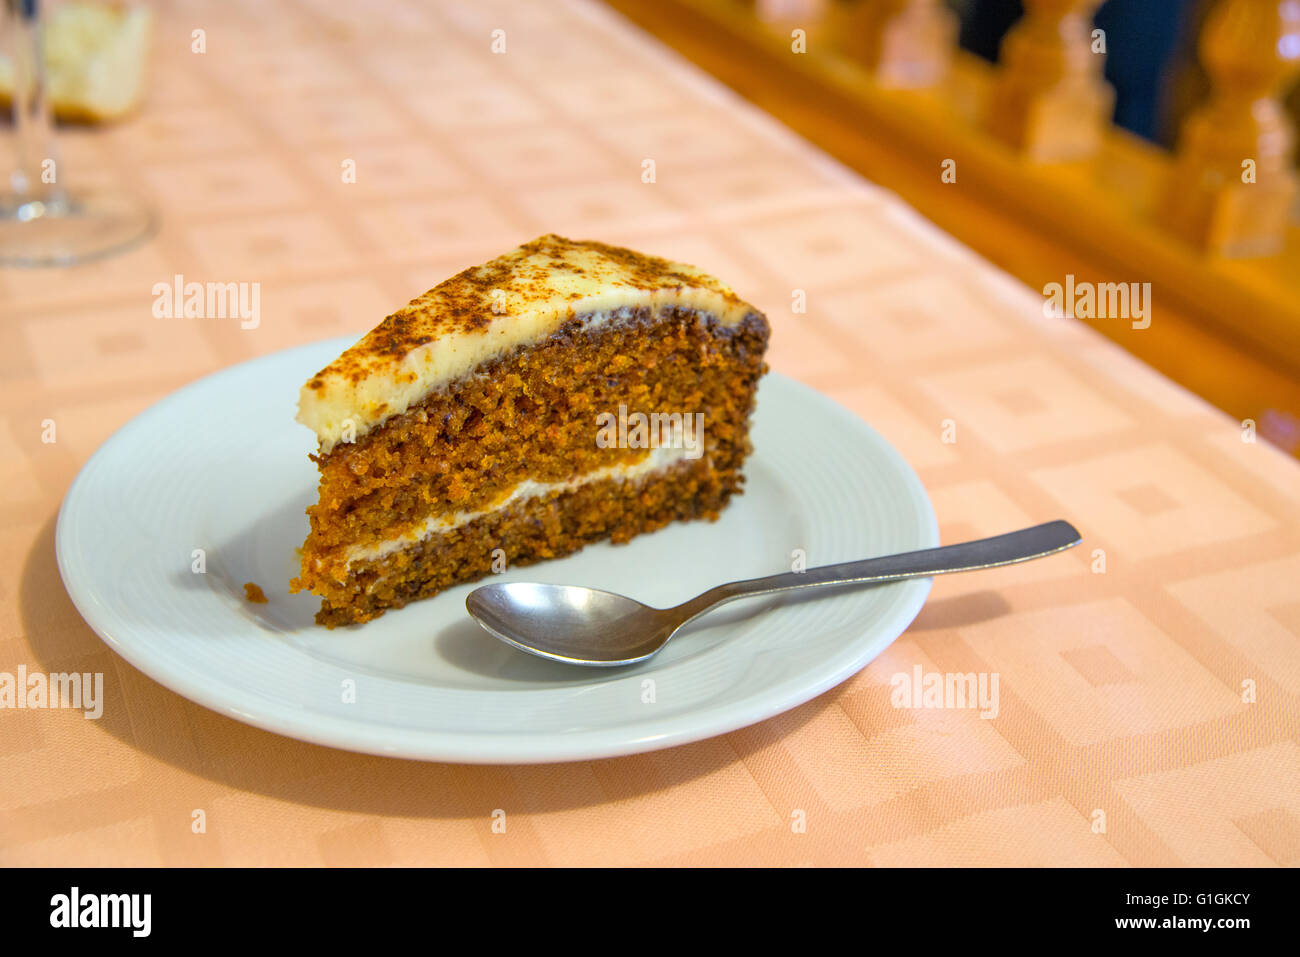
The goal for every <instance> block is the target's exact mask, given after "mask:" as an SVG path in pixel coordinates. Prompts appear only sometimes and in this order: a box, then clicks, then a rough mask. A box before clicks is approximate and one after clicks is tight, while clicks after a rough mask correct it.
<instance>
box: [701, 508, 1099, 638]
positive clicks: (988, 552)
mask: <svg viewBox="0 0 1300 957" xmlns="http://www.w3.org/2000/svg"><path fill="white" fill-rule="evenodd" d="M1080 540H1081V536H1080V535H1079V532H1078V531H1077V530H1076V529H1075V527H1074V526H1073V525H1071V524H1070V523H1069V522H1064V521H1060V520H1057V521H1055V522H1046V523H1044V524H1042V525H1035V526H1033V527H1032V528H1022V529H1021V530H1020V531H1018V532H1008V533H1007V534H1005V535H994V536H993V537H992V538H979V539H976V540H975V541H973V542H962V543H961V544H960V545H945V546H943V547H942V548H926V549H922V550H921V551H916V552H902V553H901V554H898V555H885V556H882V557H880V558H867V559H863V560H862V561H856V562H841V563H840V564H838V565H822V566H821V567H819V568H810V569H808V570H807V571H803V572H785V573H783V574H780V575H769V576H768V577H766V578H750V579H748V580H746V581H738V582H728V583H727V584H725V585H719V586H717V587H716V588H711V589H709V590H708V591H706V592H705V593H704V594H702V595H700V596H698V597H696V598H693V599H691V600H690V601H688V602H686V603H685V604H683V605H679V606H678V610H679V611H681V612H683V613H685V614H687V616H688V617H687V618H686V619H685V620H689V619H690V618H694V617H695V616H696V615H700V614H703V613H704V612H705V611H707V610H708V609H710V608H712V607H714V606H715V605H719V604H721V603H723V602H727V601H732V600H734V599H737V598H749V597H752V596H755V595H768V594H772V593H773V592H782V591H791V590H793V589H796V588H817V587H821V586H832V585H853V584H868V583H871V584H875V583H879V582H890V581H897V580H898V579H901V578H922V577H927V576H930V575H943V574H947V573H948V572H968V571H974V570H976V569H980V568H995V567H997V566H998V565H1012V564H1014V563H1016V562H1023V561H1028V560H1029V559H1031V558H1041V557H1042V556H1044V555H1051V554H1053V553H1054V552H1059V551H1064V550H1065V549H1067V548H1070V547H1072V546H1074V545H1077V544H1079V542H1080Z"/></svg>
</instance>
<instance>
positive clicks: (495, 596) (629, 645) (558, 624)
mask: <svg viewBox="0 0 1300 957" xmlns="http://www.w3.org/2000/svg"><path fill="white" fill-rule="evenodd" d="M1079 540H1080V536H1079V533H1078V531H1076V530H1075V528H1074V526H1073V525H1071V524H1070V523H1069V522H1063V521H1055V522H1047V523H1046V524H1044V525H1035V526H1034V527H1033V528H1025V529H1021V530H1020V531H1018V532H1010V533H1008V534H1006V535H995V536H993V537H992V538H981V539H977V540H976V541H973V542H963V543H962V544H960V545H947V546H945V547H943V548H927V549H924V550H922V551H918V552H903V553H902V554H900V555H886V556H884V557H883V558H868V559H865V560H864V561H857V562H843V563H842V564H839V565H823V566H822V567H820V568H810V569H808V570H807V571H803V572H786V573H784V574H781V575H771V576H768V577H767V578H751V579H749V580H748V581H739V582H729V583H727V584H725V585H719V586H718V587H716V588H710V589H709V590H708V591H706V592H705V593H704V594H702V595H699V596H697V597H695V598H692V599H691V600H690V601H688V602H684V603H682V604H680V605H677V606H676V607H673V608H651V607H649V606H648V605H643V604H641V603H640V602H639V601H633V600H632V599H631V598H627V597H625V596H623V595H616V594H614V593H613V592H607V591H599V590H598V589H595V588H583V587H581V586H579V585H542V584H537V583H535V582H508V583H504V584H496V585H484V586H483V587H482V588H476V589H474V590H473V591H472V592H470V593H469V596H468V597H467V598H466V599H465V607H466V609H468V611H469V613H470V615H472V616H473V617H474V618H476V619H477V620H478V623H479V624H480V625H482V626H483V627H484V628H486V629H487V630H488V631H489V632H491V633H492V634H493V635H495V636H496V637H498V638H500V639H501V640H502V641H504V642H506V643H507V644H511V645H514V646H515V647H516V648H519V649H521V650H523V651H527V652H531V653H532V654H534V655H541V656H542V657H543V658H552V659H554V660H555V661H567V662H569V663H571V664H575V665H591V666H594V667H611V666H614V665H631V664H635V663H637V662H639V661H645V660H646V659H647V658H650V657H652V656H654V655H656V654H658V653H659V651H660V650H661V649H662V648H663V647H664V645H666V644H668V641H669V639H671V638H672V637H673V635H675V634H677V632H678V630H679V629H680V628H681V627H682V625H684V624H686V623H687V622H688V621H691V620H692V619H694V618H698V617H699V616H700V615H702V614H704V613H705V612H706V611H709V610H710V609H713V608H716V607H717V606H718V605H721V604H723V603H725V602H729V601H733V600H735V599H737V598H751V597H753V596H755V595H770V594H772V593H773V592H782V591H793V590H794V589H797V588H829V587H832V586H835V585H866V584H877V583H880V582H892V581H898V580H899V579H901V578H922V577H926V576H929V575H942V574H945V573H947V572H968V571H975V570H976V569H980V568H993V567H996V566H998V565H1011V564H1014V563H1015V562H1023V561H1028V560H1029V559H1031V558H1042V557H1043V556H1045V555H1051V554H1053V553H1055V552H1059V551H1064V550H1065V549H1067V548H1070V547H1072V546H1074V545H1077V544H1079Z"/></svg>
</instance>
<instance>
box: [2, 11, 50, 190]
mask: <svg viewBox="0 0 1300 957" xmlns="http://www.w3.org/2000/svg"><path fill="white" fill-rule="evenodd" d="M4 9H5V18H6V19H7V20H8V23H7V24H6V25H5V26H6V30H5V32H6V33H8V35H9V37H10V41H11V46H10V62H11V63H13V68H14V93H13V112H14V140H15V145H16V148H17V165H16V166H15V168H14V170H13V172H12V173H11V174H10V185H11V187H12V188H13V191H14V192H15V193H17V194H18V198H19V201H20V202H23V201H26V202H42V203H45V204H47V205H48V204H54V205H58V204H59V203H60V202H61V200H62V198H63V188H62V186H61V184H60V183H59V178H60V177H59V173H60V170H59V168H58V159H57V157H56V155H55V149H54V122H53V118H52V116H51V111H50V100H49V88H48V86H47V83H46V80H47V77H46V72H45V50H44V46H43V37H42V26H41V12H40V3H39V0H4ZM38 208H39V207H38ZM37 215H39V213H37Z"/></svg>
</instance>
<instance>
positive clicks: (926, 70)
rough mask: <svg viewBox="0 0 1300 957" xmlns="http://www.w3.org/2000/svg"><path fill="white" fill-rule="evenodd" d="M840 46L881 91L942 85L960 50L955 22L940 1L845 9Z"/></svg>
mask: <svg viewBox="0 0 1300 957" xmlns="http://www.w3.org/2000/svg"><path fill="white" fill-rule="evenodd" d="M838 42H839V45H840V46H841V47H842V48H843V50H844V51H845V52H846V53H848V54H849V55H850V56H853V57H855V58H856V59H858V60H859V61H860V62H862V63H863V64H864V65H865V66H866V67H867V69H869V70H870V71H871V73H872V75H873V76H874V77H875V78H876V81H877V82H878V83H880V84H881V85H882V86H889V87H899V88H908V89H926V88H929V87H934V86H937V85H939V83H940V82H942V80H943V78H944V77H945V76H946V75H947V73H948V67H949V65H950V64H951V63H952V54H953V50H954V49H956V46H957V17H956V15H955V14H953V12H952V11H951V10H949V9H948V8H947V7H945V6H944V4H943V2H942V0H858V2H856V3H853V4H851V5H845V6H844V8H843V12H842V14H841V17H840V37H839V38H838Z"/></svg>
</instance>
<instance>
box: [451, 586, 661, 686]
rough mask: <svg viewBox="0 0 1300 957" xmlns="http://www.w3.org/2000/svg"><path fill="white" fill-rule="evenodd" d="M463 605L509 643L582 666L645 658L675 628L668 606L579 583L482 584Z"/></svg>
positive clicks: (620, 663)
mask: <svg viewBox="0 0 1300 957" xmlns="http://www.w3.org/2000/svg"><path fill="white" fill-rule="evenodd" d="M465 607H466V609H467V610H468V611H469V613H470V614H471V615H472V616H473V617H474V618H476V619H478V622H479V624H480V625H482V626H483V627H484V628H486V629H487V630H488V631H489V632H491V633H492V634H493V635H495V636H496V637H498V638H500V639H501V640H502V641H504V642H506V643H507V644H510V645H514V646H515V647H516V648H519V649H521V650H523V651H527V652H531V653H532V654H535V655H541V656H542V657H543V658H551V659H554V660H555V661H567V662H572V663H576V664H584V665H596V666H599V665H606V666H611V665H628V664H634V663H635V662H638V661H644V660H645V659H646V658H649V657H650V656H651V655H653V654H654V653H655V652H657V651H658V650H659V649H660V648H662V647H663V646H664V644H666V643H667V641H668V639H669V638H670V637H672V633H673V632H674V631H675V630H676V628H677V625H676V624H674V622H675V620H676V619H675V618H673V617H672V616H671V615H670V614H669V613H668V612H667V611H664V610H661V609H659V608H651V607H650V606H649V605H643V604H641V602H639V601H635V600H633V599H631V598H628V597H627V596H625V595H617V594H615V593H614V592H609V591H601V590H599V589H596V588H583V587H580V586H577V585H544V584H539V583H537V582H507V583H503V584H495V585H485V586H483V587H482V588H476V589H474V591H472V592H470V594H469V597H468V598H466V599H465Z"/></svg>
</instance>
